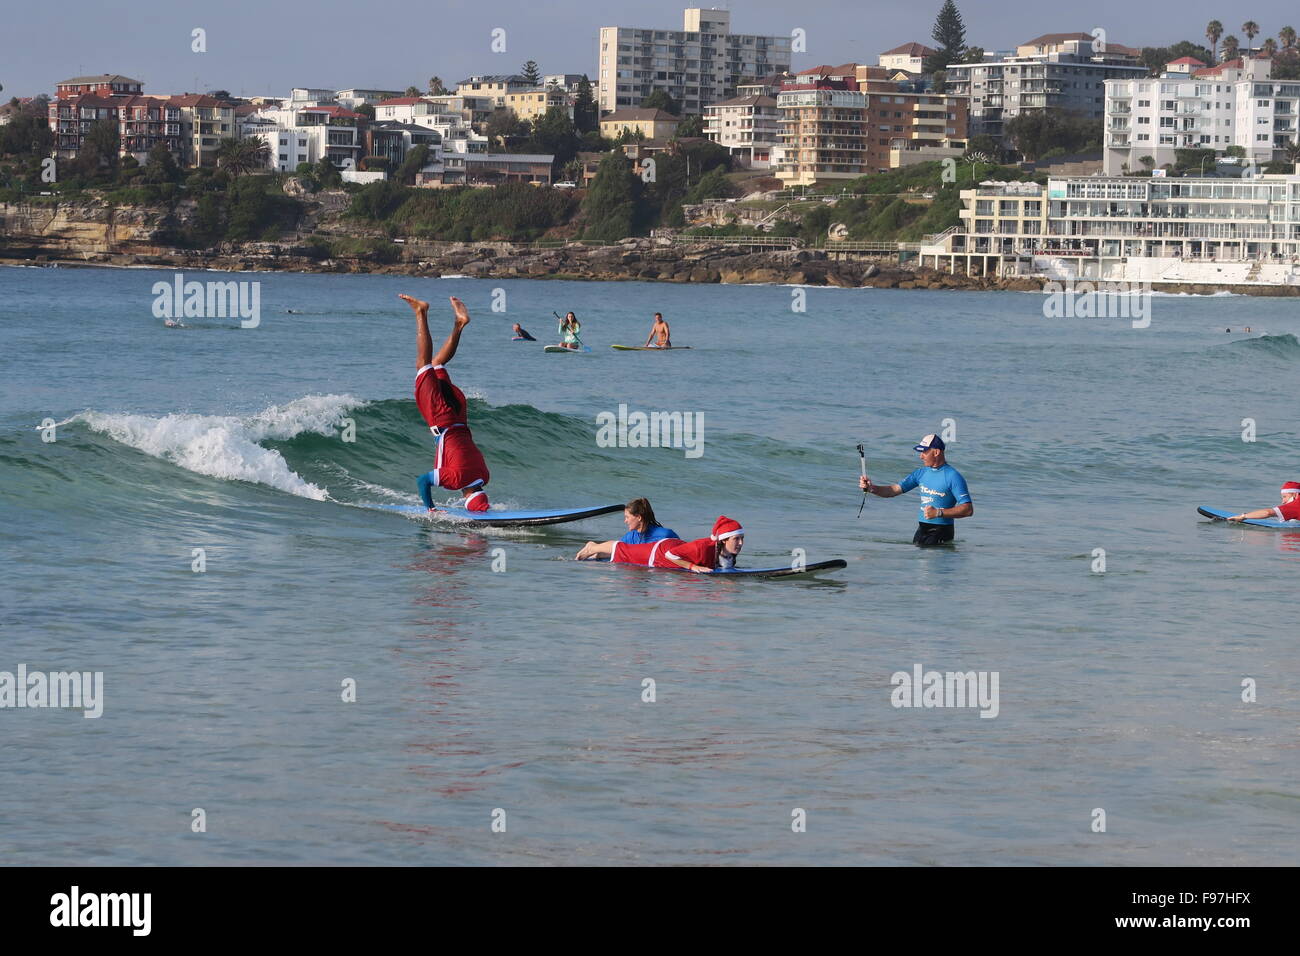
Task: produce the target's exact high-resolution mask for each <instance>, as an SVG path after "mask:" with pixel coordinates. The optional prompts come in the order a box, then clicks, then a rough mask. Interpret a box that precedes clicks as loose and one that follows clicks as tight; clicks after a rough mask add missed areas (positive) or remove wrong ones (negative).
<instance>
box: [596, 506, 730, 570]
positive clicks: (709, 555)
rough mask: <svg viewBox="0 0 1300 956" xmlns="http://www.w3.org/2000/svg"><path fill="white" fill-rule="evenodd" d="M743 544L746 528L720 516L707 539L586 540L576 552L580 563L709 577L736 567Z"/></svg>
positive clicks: (724, 516)
mask: <svg viewBox="0 0 1300 956" xmlns="http://www.w3.org/2000/svg"><path fill="white" fill-rule="evenodd" d="M744 544H745V529H744V528H742V527H741V526H740V522H738V521H734V520H732V519H731V518H728V517H727V516H726V515H721V516H719V518H718V520H717V521H715V522H714V523H713V533H712V534H710V535H709V536H708V537H707V538H696V539H695V540H694V541H682V540H681V539H680V538H662V539H660V540H659V541H652V542H646V543H645V544H626V543H624V542H623V541H588V542H587V543H586V545H584V546H583V549H582V550H581V551H579V552H578V554H577V559H578V560H579V561H587V560H591V559H594V558H605V559H607V560H609V561H613V562H614V563H615V564H641V565H644V566H645V567H648V568H683V569H685V570H687V571H694V572H696V573H697V574H710V573H712V572H713V571H715V570H717V569H719V568H721V569H723V570H729V569H731V568H734V567H735V566H736V558H737V557H738V556H739V555H740V549H741V548H742V547H744Z"/></svg>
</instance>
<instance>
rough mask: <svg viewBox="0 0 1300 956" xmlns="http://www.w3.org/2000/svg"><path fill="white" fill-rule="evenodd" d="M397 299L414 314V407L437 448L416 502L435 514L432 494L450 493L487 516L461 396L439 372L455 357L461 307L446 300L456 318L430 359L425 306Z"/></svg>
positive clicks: (484, 475)
mask: <svg viewBox="0 0 1300 956" xmlns="http://www.w3.org/2000/svg"><path fill="white" fill-rule="evenodd" d="M398 298H399V299H402V300H403V301H405V302H406V303H407V304H408V305H409V306H410V307H411V308H412V309H414V310H415V341H416V349H417V353H416V359H415V366H416V373H415V403H416V404H417V405H418V406H419V407H420V414H422V415H423V416H424V420H425V422H426V423H427V424H428V426H429V430H430V431H431V432H433V437H434V441H436V442H437V444H438V451H437V454H436V456H435V460H434V467H433V471H430V472H428V473H426V474H423V475H421V476H420V479H419V482H418V484H419V488H420V498H421V499H422V500H423V501H424V506H425V507H426V508H428V509H429V510H430V511H436V510H437V509H436V508H434V506H433V494H432V489H433V488H434V487H439V488H450V489H452V490H453V491H459V492H460V493H461V494H462V495H464V496H465V502H464V507H465V509H466V510H467V511H487V510H488V497H487V493H486V492H484V491H483V489H484V488H485V487H486V486H487V483H488V479H489V475H488V468H487V463H486V462H485V461H484V460H483V453H482V452H480V451H479V450H478V446H477V445H475V444H474V437H473V435H472V434H471V433H470V430H469V425H468V423H467V417H466V416H467V414H468V410H469V406H468V403H467V402H466V401H465V393H464V392H462V391H461V390H460V389H459V388H457V387H456V386H455V385H453V384H452V382H451V377H450V376H449V375H448V374H447V369H446V367H445V366H446V364H447V363H448V362H450V361H451V360H452V358H453V357H454V356H455V354H456V349H457V347H458V346H459V345H460V334H461V332H463V331H464V329H465V326H467V325H469V310H468V309H466V308H465V303H464V302H462V301H460V299H458V298H456V297H455V296H451V307H452V310H453V311H454V312H455V314H456V317H455V320H454V322H453V324H452V328H451V334H449V335H448V336H447V340H446V341H445V342H443V343H442V348H440V349H439V350H438V354H437V355H434V354H433V340H432V339H431V338H430V337H429V303H427V302H421V301H420V300H419V299H416V298H414V297H412V296H409V295H399V296H398Z"/></svg>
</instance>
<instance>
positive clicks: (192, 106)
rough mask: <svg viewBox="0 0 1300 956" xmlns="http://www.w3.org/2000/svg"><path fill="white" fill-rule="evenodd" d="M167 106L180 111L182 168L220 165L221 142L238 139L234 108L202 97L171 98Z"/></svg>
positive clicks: (210, 98)
mask: <svg viewBox="0 0 1300 956" xmlns="http://www.w3.org/2000/svg"><path fill="white" fill-rule="evenodd" d="M168 102H169V103H171V104H172V105H174V106H176V107H178V108H179V110H180V120H181V123H180V125H181V160H180V161H181V165H183V166H215V165H217V150H218V149H219V148H220V146H221V141H222V140H223V139H233V138H234V137H235V135H236V132H235V107H234V104H233V103H227V102H225V101H224V100H219V99H217V98H216V97H212V96H206V95H203V94H199V93H187V94H185V95H184V96H172V97H170V98H169V99H168Z"/></svg>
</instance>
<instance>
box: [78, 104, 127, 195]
mask: <svg viewBox="0 0 1300 956" xmlns="http://www.w3.org/2000/svg"><path fill="white" fill-rule="evenodd" d="M120 144H121V140H120V139H119V137H118V135H117V122H116V121H115V120H109V119H104V120H100V121H99V122H97V123H95V124H94V125H93V126H91V127H90V130H89V132H87V133H86V135H85V136H84V137H83V138H82V140H81V149H79V150H78V151H77V158H76V159H74V160H73V161H72V167H73V171H74V174H76V175H79V176H82V177H84V178H85V179H88V180H105V179H106V180H109V181H111V180H113V179H114V178H115V177H116V176H117V169H118V155H119V150H120Z"/></svg>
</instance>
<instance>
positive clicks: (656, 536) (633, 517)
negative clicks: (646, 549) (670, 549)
mask: <svg viewBox="0 0 1300 956" xmlns="http://www.w3.org/2000/svg"><path fill="white" fill-rule="evenodd" d="M623 523H624V524H625V525H627V534H625V535H623V537H622V538H620V539H619V540H620V541H622V542H623V543H624V544H646V543H648V542H650V541H662V540H664V539H665V538H676V537H677V536H678V535H677V532H676V531H674V530H673V529H672V528H665V527H664V526H663V525H661V524H660V523H659V522H658V520H657V519H656V518H655V512H654V509H653V508H651V507H650V501H649V500H648V499H646V498H633V499H632V500H631V501H629V502H628V503H627V505H626V506H625V507H624V508H623Z"/></svg>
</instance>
